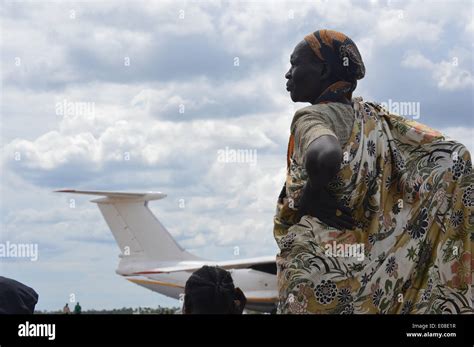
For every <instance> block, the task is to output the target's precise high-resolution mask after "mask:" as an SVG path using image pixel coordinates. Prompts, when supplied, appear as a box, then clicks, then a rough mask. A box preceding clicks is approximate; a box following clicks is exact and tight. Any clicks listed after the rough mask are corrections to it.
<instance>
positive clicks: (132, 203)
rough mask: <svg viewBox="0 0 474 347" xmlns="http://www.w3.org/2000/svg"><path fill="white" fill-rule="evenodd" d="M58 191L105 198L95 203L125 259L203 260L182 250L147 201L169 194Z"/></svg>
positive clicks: (96, 200)
mask: <svg viewBox="0 0 474 347" xmlns="http://www.w3.org/2000/svg"><path fill="white" fill-rule="evenodd" d="M56 192H60V193H70V194H86V195H99V196H102V197H101V198H98V199H95V200H92V202H95V203H97V205H98V207H99V209H100V212H101V213H102V215H103V217H104V219H105V221H106V222H107V224H108V226H109V228H110V230H111V231H112V234H113V236H114V238H115V240H116V241H117V244H118V246H119V247H120V250H121V252H122V257H123V256H130V257H131V258H135V257H137V258H142V259H146V260H156V261H163V262H167V261H170V262H176V261H185V260H198V259H200V258H199V257H197V256H195V255H193V254H191V253H189V252H187V251H185V250H184V249H183V248H181V247H180V246H179V245H178V244H177V243H176V241H175V240H174V238H173V237H172V236H171V234H170V233H169V232H168V231H167V230H166V228H165V227H164V226H163V225H162V224H161V223H160V221H159V220H158V219H157V218H156V217H155V215H154V214H153V213H152V212H151V211H150V209H149V208H148V201H151V200H159V199H163V198H165V197H166V194H163V193H159V192H150V193H125V192H104V191H84V190H82V191H81V190H68V189H67V190H57V191H56Z"/></svg>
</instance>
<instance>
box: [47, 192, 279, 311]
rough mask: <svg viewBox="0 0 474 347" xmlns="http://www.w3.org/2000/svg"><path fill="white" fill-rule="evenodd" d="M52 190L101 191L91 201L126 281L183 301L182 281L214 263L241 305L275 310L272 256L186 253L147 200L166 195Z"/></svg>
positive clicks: (274, 263)
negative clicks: (220, 257)
mask: <svg viewBox="0 0 474 347" xmlns="http://www.w3.org/2000/svg"><path fill="white" fill-rule="evenodd" d="M55 192H59V193H68V194H86V195H98V196H101V198H98V199H95V200H91V202H94V203H96V204H97V206H98V207H99V210H100V212H101V213H102V216H103V217H104V219H105V221H106V222H107V225H108V226H109V228H110V231H111V232H112V234H113V236H114V238H115V241H116V242H117V244H118V246H119V248H120V251H121V254H120V255H119V258H120V261H119V265H118V268H117V269H116V271H115V272H116V273H117V274H118V275H121V276H123V277H124V278H125V279H127V280H128V281H130V282H132V283H135V284H137V285H140V286H143V287H145V288H147V289H150V290H152V291H155V292H158V293H160V294H163V295H166V296H168V297H171V298H174V299H178V300H180V302H182V301H183V298H184V286H185V284H186V281H187V279H188V278H189V277H190V276H191V274H192V273H193V272H194V271H195V270H198V269H199V268H201V267H202V266H203V265H210V266H219V267H221V268H223V269H226V270H228V271H229V272H230V273H231V275H232V279H233V280H234V285H235V286H236V287H239V288H240V289H241V290H242V291H243V292H244V294H245V296H246V297H247V305H246V309H248V310H253V311H257V312H262V313H274V312H276V303H277V300H278V291H277V280H276V273H277V268H276V258H275V256H263V257H258V258H248V259H239V260H228V261H212V260H209V259H203V258H201V257H198V256H196V255H194V254H192V253H189V252H188V251H186V250H184V249H183V248H182V247H181V246H180V245H179V244H178V243H177V242H176V241H175V239H174V238H173V237H172V236H171V234H170V233H169V232H168V231H167V230H166V228H165V227H164V226H163V225H162V224H161V222H160V221H159V220H158V219H157V218H156V216H155V215H154V214H153V212H152V211H151V210H150V209H149V208H148V202H149V201H153V200H160V199H164V198H165V197H166V194H163V193H161V192H146V193H136V192H107V191H86V190H73V189H62V190H56V191H55Z"/></svg>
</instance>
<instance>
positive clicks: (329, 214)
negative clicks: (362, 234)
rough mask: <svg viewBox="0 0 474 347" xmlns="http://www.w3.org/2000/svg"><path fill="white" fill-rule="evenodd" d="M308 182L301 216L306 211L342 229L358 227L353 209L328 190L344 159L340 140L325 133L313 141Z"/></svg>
mask: <svg viewBox="0 0 474 347" xmlns="http://www.w3.org/2000/svg"><path fill="white" fill-rule="evenodd" d="M304 162H305V168H306V171H307V173H308V182H307V183H306V185H305V187H304V188H303V194H302V196H301V199H300V208H299V210H298V218H301V217H302V216H304V215H305V214H309V215H311V216H315V217H318V218H319V219H320V220H321V221H322V222H324V223H326V224H328V225H330V226H332V227H335V228H338V229H354V228H355V221H354V220H353V218H352V215H351V211H350V209H348V208H347V207H345V206H343V205H342V204H340V203H339V202H338V201H337V200H336V199H335V198H334V197H333V196H332V195H331V194H330V193H329V192H328V190H327V184H328V183H329V182H330V181H331V180H332V179H333V178H334V177H335V176H336V174H337V173H338V171H339V170H340V166H341V162H342V149H341V146H340V143H339V140H338V139H337V138H336V137H334V136H331V135H323V136H321V137H318V138H317V139H316V140H314V141H313V142H311V143H310V145H309V146H308V148H307V150H306V154H305V160H304Z"/></svg>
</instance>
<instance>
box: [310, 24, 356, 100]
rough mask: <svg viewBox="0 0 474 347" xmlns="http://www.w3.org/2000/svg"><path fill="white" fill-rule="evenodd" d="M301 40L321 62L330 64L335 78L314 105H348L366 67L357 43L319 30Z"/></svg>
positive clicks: (334, 32)
mask: <svg viewBox="0 0 474 347" xmlns="http://www.w3.org/2000/svg"><path fill="white" fill-rule="evenodd" d="M304 40H305V41H306V42H307V43H308V45H309V46H310V47H311V49H312V50H313V52H314V54H316V56H317V57H318V58H319V60H320V61H321V62H324V63H327V64H329V66H330V68H331V71H332V74H333V76H334V77H335V78H336V79H337V82H335V83H333V84H332V85H330V86H329V87H328V88H327V89H326V90H325V91H324V92H323V93H322V94H321V95H320V96H319V97H318V99H317V100H316V103H322V102H331V101H332V102H335V101H336V102H345V103H347V102H350V100H351V99H352V92H353V91H354V89H355V88H356V87H357V80H360V79H361V78H363V77H364V75H365V66H364V63H363V62H362V57H361V55H360V53H359V50H358V49H357V46H356V44H355V43H354V42H353V41H352V40H351V39H350V38H348V37H347V36H346V35H344V34H343V33H340V32H338V31H334V30H318V31H315V32H314V33H312V34H308V35H306V36H305V38H304Z"/></svg>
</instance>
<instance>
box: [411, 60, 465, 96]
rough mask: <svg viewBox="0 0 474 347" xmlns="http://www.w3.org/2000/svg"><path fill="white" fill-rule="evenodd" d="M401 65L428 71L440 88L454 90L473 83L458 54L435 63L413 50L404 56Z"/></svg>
mask: <svg viewBox="0 0 474 347" xmlns="http://www.w3.org/2000/svg"><path fill="white" fill-rule="evenodd" d="M402 65H404V66H406V67H410V68H418V69H422V70H427V71H429V72H430V73H431V76H432V78H433V80H434V81H436V85H437V87H438V88H439V89H442V90H448V91H455V90H459V89H466V88H472V86H473V85H474V77H473V76H472V73H471V72H470V71H469V70H466V69H464V68H463V67H461V66H460V58H459V57H458V56H453V57H452V58H451V60H450V61H446V60H443V61H440V62H438V63H435V62H433V61H431V60H430V59H428V58H427V57H425V56H424V55H423V54H421V53H420V52H414V53H410V54H408V55H407V56H406V57H405V59H404V60H403V61H402Z"/></svg>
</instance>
